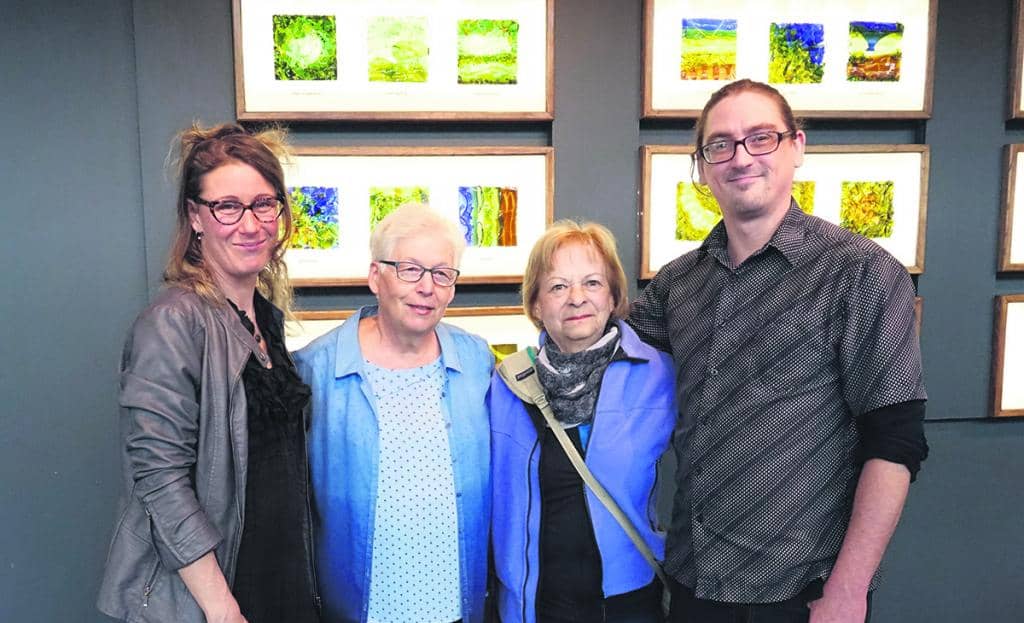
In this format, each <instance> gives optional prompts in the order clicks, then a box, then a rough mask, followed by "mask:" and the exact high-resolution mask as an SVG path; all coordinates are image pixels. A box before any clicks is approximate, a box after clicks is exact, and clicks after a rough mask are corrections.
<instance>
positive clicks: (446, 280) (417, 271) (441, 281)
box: [377, 260, 459, 288]
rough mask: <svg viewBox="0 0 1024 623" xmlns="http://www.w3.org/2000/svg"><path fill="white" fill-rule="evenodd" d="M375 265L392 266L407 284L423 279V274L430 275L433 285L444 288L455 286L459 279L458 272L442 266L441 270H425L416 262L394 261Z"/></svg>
mask: <svg viewBox="0 0 1024 623" xmlns="http://www.w3.org/2000/svg"><path fill="white" fill-rule="evenodd" d="M377 263H378V264H387V265H388V266H394V267H395V273H396V274H397V275H398V278H399V279H401V280H402V281H408V282H409V283H416V282H418V281H419V280H420V279H422V278H423V273H430V278H431V279H433V280H434V283H435V284H437V285H439V286H441V287H445V288H446V287H448V286H453V285H455V280H456V279H458V278H459V271H458V270H457V269H455V268H447V267H444V266H442V267H441V268H427V267H426V266H420V265H419V264H417V263H416V262H406V261H395V260H377Z"/></svg>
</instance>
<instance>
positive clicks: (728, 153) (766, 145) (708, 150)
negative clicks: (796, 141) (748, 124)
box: [700, 130, 796, 164]
mask: <svg viewBox="0 0 1024 623" xmlns="http://www.w3.org/2000/svg"><path fill="white" fill-rule="evenodd" d="M795 135H796V130H789V131H788V132H776V131H767V132H758V133H756V134H751V135H750V136H744V137H743V138H741V139H740V140H738V141H734V140H732V139H719V140H715V141H711V142H710V143H707V144H705V145H704V146H703V147H701V148H700V155H701V157H702V158H704V162H707V163H708V164H722V163H723V162H729V161H730V160H732V159H733V158H735V157H736V147H737V146H739V145H743V149H746V150H747V153H748V154H750V155H751V156H764V155H766V154H770V153H772V152H773V151H775V150H777V149H778V148H779V145H781V144H782V139H783V138H785V137H787V136H795Z"/></svg>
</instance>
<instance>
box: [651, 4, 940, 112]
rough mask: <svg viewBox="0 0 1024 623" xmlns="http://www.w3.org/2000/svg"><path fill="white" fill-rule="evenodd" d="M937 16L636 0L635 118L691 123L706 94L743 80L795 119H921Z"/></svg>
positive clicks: (928, 11)
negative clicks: (638, 100) (639, 83)
mask: <svg viewBox="0 0 1024 623" xmlns="http://www.w3.org/2000/svg"><path fill="white" fill-rule="evenodd" d="M937 8H938V0H862V1H859V2H856V3H852V2H832V3H814V2H801V3H797V2H788V1H785V0H644V54H643V55H644V74H643V89H642V91H643V104H642V111H643V112H642V116H643V117H644V118H682V119H693V118H696V117H698V116H699V115H700V111H701V109H702V108H703V107H704V104H705V103H706V102H707V100H708V98H709V97H710V95H711V94H712V93H713V92H715V91H717V90H718V89H719V88H721V87H722V86H724V85H726V84H728V83H729V82H732V81H733V80H736V79H738V78H750V79H752V80H757V81H760V82H767V83H770V84H772V86H774V87H776V88H778V90H779V91H780V92H781V93H782V94H783V95H784V96H785V97H786V99H787V100H788V101H789V104H790V105H791V106H792V107H793V110H794V111H795V112H796V114H797V115H798V116H800V117H813V118H829V119H847V118H859V119H924V118H928V117H930V116H931V110H932V80H933V73H934V69H933V68H934V64H935V60H934V59H935V23H936V12H937ZM863 20H873V21H863ZM880 42H881V44H880ZM879 44H880V45H881V48H879V47H876V46H878V45H879Z"/></svg>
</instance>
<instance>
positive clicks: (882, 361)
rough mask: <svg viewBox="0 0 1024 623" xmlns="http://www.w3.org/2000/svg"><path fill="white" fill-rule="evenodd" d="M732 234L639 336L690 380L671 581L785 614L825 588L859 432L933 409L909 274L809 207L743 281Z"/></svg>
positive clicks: (646, 316) (659, 291)
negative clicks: (906, 406)
mask: <svg viewBox="0 0 1024 623" xmlns="http://www.w3.org/2000/svg"><path fill="white" fill-rule="evenodd" d="M727 241H728V238H727V234H726V231H725V227H724V223H720V224H719V225H718V226H717V227H716V228H715V229H714V230H713V231H712V232H711V234H710V235H709V236H708V238H707V240H705V242H704V244H703V245H702V246H701V248H700V249H698V250H696V251H693V252H691V253H688V254H686V255H684V256H682V257H680V258H678V259H676V260H674V261H673V262H671V263H669V264H668V265H666V266H665V267H664V268H663V269H662V270H661V271H660V272H659V273H658V275H657V276H656V277H655V278H654V280H652V282H651V283H650V285H649V286H648V287H647V288H646V289H645V290H644V292H643V294H642V295H641V297H640V298H639V300H638V301H637V302H636V303H635V304H634V306H633V309H632V312H631V315H630V319H629V321H630V324H631V325H632V326H633V327H634V328H635V329H636V330H637V333H638V334H640V336H641V337H642V338H643V339H644V340H645V341H647V342H649V343H651V344H653V345H655V346H656V347H658V348H661V349H663V350H667V351H669V352H671V353H672V355H673V358H674V360H675V362H676V365H677V373H678V377H677V391H678V397H677V398H678V404H679V413H680V422H679V425H678V429H677V434H676V437H675V440H674V446H675V450H676V458H677V461H678V465H679V467H678V471H677V478H676V481H677V486H678V489H677V493H676V498H675V502H674V505H675V506H674V511H673V519H672V525H671V530H670V532H669V538H668V552H667V555H666V568H667V570H668V572H669V573H670V574H672V575H673V576H674V577H675V578H676V579H677V580H678V581H680V582H681V583H683V584H685V585H687V586H690V587H691V588H693V589H694V591H695V592H696V594H697V596H698V597H701V598H705V599H714V600H719V601H729V602H771V601H779V600H783V599H787V598H789V597H792V596H793V595H795V594H796V593H798V592H799V591H800V590H801V589H802V588H803V587H804V586H806V585H807V583H808V582H810V581H811V580H814V579H816V578H820V577H825V576H827V574H828V573H829V571H830V570H831V567H832V565H833V564H834V562H835V557H836V555H837V554H838V551H839V548H840V546H841V544H842V540H843V537H844V535H845V532H846V526H847V523H848V521H849V516H850V510H851V507H852V503H853V493H854V489H855V487H856V484H857V478H858V476H859V474H860V467H861V465H860V463H859V461H857V460H856V453H857V445H858V442H859V432H858V425H857V417H858V416H860V415H862V414H864V413H867V412H869V411H872V410H874V409H878V408H881V407H885V406H889V405H894V404H899V403H902V402H906V401H910V400H918V399H923V398H925V392H924V385H923V382H922V379H921V360H920V349H919V347H918V341H917V334H916V330H915V325H914V288H913V283H912V282H911V280H910V277H909V275H908V274H907V272H906V270H905V269H904V268H903V267H902V266H901V265H900V264H899V263H898V262H897V261H896V260H895V259H894V258H893V257H892V256H891V255H889V254H888V253H887V252H885V251H884V250H883V249H881V248H880V247H879V246H878V245H876V244H875V243H873V242H871V241H869V240H867V239H865V238H863V237H861V236H856V235H854V234H851V233H849V232H847V231H845V230H843V229H841V228H839V227H837V226H835V225H832V224H829V223H827V222H825V221H823V220H821V219H818V218H815V217H811V216H807V215H805V214H803V213H802V212H801V211H800V210H799V208H797V207H796V205H795V204H793V205H792V206H791V207H790V210H789V212H788V213H787V214H786V216H785V218H784V219H783V221H782V223H781V224H780V226H779V228H778V230H776V232H775V234H774V235H773V237H772V238H771V240H770V241H769V242H768V244H767V245H765V247H764V248H762V249H761V250H760V251H758V252H757V253H755V254H753V255H752V256H751V257H749V258H748V259H747V260H746V261H744V262H743V263H742V264H741V265H739V266H738V267H735V268H733V267H732V265H731V263H730V261H729V256H728V251H727Z"/></svg>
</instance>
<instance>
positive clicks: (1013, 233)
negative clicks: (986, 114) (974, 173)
mask: <svg viewBox="0 0 1024 623" xmlns="http://www.w3.org/2000/svg"><path fill="white" fill-rule="evenodd" d="M1022 151H1024V144H1022V143H1015V144H1013V145H1007V146H1006V148H1005V160H1004V162H1005V163H1006V169H1005V171H1004V174H1003V182H1004V184H1003V219H1002V225H1001V226H1000V231H999V271H1000V272H1021V271H1024V207H1022V208H1018V207H1017V201H1018V200H1021V199H1024V158H1021V152H1022Z"/></svg>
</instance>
